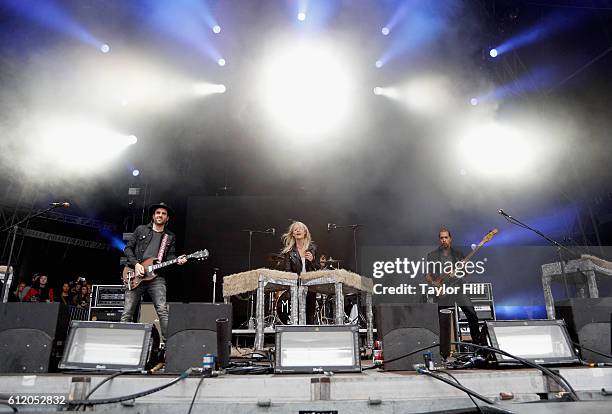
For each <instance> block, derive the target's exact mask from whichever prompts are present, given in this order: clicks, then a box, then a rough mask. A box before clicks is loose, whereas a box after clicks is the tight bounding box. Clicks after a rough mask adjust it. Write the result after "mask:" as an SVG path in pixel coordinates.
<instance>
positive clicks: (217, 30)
mask: <svg viewBox="0 0 612 414" xmlns="http://www.w3.org/2000/svg"><path fill="white" fill-rule="evenodd" d="M212 31H213V33H215V34H219V33H221V26H219V25H218V24H216V25H214V26H213V28H212Z"/></svg>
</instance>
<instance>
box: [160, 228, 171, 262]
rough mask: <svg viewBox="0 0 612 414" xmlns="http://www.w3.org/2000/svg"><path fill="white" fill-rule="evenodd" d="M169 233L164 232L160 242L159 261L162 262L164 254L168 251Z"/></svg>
mask: <svg viewBox="0 0 612 414" xmlns="http://www.w3.org/2000/svg"><path fill="white" fill-rule="evenodd" d="M168 239H169V237H168V234H167V233H164V237H162V240H161V243H160V244H159V252H158V253H157V261H158V262H161V261H162V259H163V258H164V254H165V253H166V247H168Z"/></svg>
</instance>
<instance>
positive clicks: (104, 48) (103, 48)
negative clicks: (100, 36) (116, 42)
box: [100, 43, 110, 53]
mask: <svg viewBox="0 0 612 414" xmlns="http://www.w3.org/2000/svg"><path fill="white" fill-rule="evenodd" d="M100 52H102V53H108V52H110V46H109V45H107V44H106V43H104V44H103V45H102V46H100Z"/></svg>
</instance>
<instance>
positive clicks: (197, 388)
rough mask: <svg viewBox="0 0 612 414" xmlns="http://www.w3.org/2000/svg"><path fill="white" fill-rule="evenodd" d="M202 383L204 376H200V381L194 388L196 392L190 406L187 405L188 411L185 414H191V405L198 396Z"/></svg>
mask: <svg viewBox="0 0 612 414" xmlns="http://www.w3.org/2000/svg"><path fill="white" fill-rule="evenodd" d="M202 382H204V374H202V376H201V377H200V381H199V382H198V386H197V387H196V390H195V392H194V393H193V398H192V399H191V404H189V411H187V414H191V409H192V408H193V403H194V402H195V400H196V397H197V395H198V391H200V386H201V385H202Z"/></svg>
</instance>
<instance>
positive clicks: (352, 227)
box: [329, 224, 363, 273]
mask: <svg viewBox="0 0 612 414" xmlns="http://www.w3.org/2000/svg"><path fill="white" fill-rule="evenodd" d="M361 226H363V224H347V225H344V226H340V225H338V224H331V225H330V228H329V229H330V230H333V229H353V253H354V255H355V273H359V271H358V268H357V230H359V227H361Z"/></svg>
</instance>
